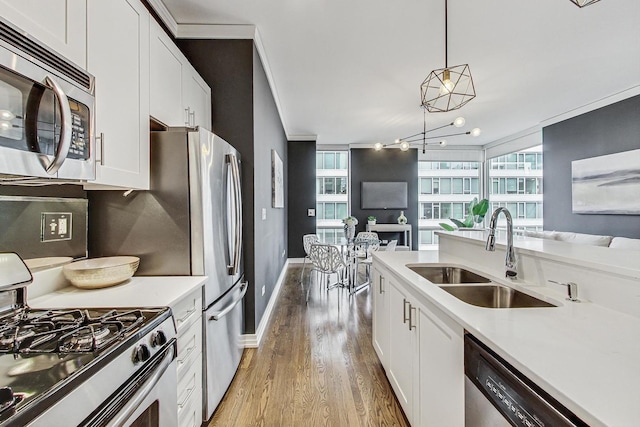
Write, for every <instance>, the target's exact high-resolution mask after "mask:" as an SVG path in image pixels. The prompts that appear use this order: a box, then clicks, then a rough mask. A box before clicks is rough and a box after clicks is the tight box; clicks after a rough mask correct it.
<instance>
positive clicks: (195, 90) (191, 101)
mask: <svg viewBox="0 0 640 427" xmlns="http://www.w3.org/2000/svg"><path fill="white" fill-rule="evenodd" d="M187 68H188V70H187V72H185V73H184V74H183V77H184V79H185V80H184V83H183V85H182V88H183V90H184V92H183V104H182V106H183V108H184V110H185V112H186V113H187V116H188V119H189V122H188V123H189V126H202V127H203V128H205V129H209V130H211V88H210V87H209V85H207V83H205V81H204V80H203V79H202V77H200V74H198V72H197V71H196V70H195V69H194V68H193V67H192V66H191V65H190V64H189V65H188V67H187Z"/></svg>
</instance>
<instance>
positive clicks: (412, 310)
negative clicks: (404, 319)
mask: <svg viewBox="0 0 640 427" xmlns="http://www.w3.org/2000/svg"><path fill="white" fill-rule="evenodd" d="M415 313H416V307H414V306H413V305H411V304H409V330H412V329H415V328H416V325H415V323H413V320H414V315H415Z"/></svg>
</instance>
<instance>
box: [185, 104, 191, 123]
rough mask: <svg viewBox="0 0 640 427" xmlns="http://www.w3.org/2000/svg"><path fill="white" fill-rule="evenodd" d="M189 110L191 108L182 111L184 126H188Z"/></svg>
mask: <svg viewBox="0 0 640 427" xmlns="http://www.w3.org/2000/svg"><path fill="white" fill-rule="evenodd" d="M190 110H191V107H187V108H185V109H184V119H185V120H184V125H185V126H187V127H188V126H189V115H190V114H189V111H190Z"/></svg>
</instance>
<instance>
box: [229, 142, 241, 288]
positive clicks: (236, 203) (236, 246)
mask: <svg viewBox="0 0 640 427" xmlns="http://www.w3.org/2000/svg"><path fill="white" fill-rule="evenodd" d="M227 162H228V163H229V167H230V168H231V177H232V180H231V185H232V193H231V199H232V200H233V202H232V203H233V205H232V206H233V208H232V210H233V215H234V220H235V221H234V224H233V226H234V239H233V252H232V253H231V254H230V260H231V265H228V266H227V268H228V271H229V275H230V276H235V275H236V274H237V273H238V270H239V269H240V256H241V250H242V194H241V190H240V167H239V165H238V158H237V157H236V156H235V155H234V154H227ZM229 249H230V250H231V248H229Z"/></svg>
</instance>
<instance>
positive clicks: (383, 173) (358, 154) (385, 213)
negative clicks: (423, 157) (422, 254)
mask: <svg viewBox="0 0 640 427" xmlns="http://www.w3.org/2000/svg"><path fill="white" fill-rule="evenodd" d="M362 181H405V182H407V184H408V202H409V203H408V206H409V208H408V209H406V210H405V211H404V216H406V217H407V224H411V226H412V232H411V234H412V240H413V243H412V244H413V248H414V249H416V250H417V248H418V151H417V150H416V149H410V150H408V151H401V150H398V149H388V150H381V151H375V150H374V149H373V148H354V149H351V215H352V216H355V217H356V218H358V226H357V227H356V232H360V231H365V228H366V224H367V217H368V216H369V215H373V216H375V217H376V220H377V222H378V223H386V224H397V223H398V216H399V215H400V209H389V210H384V209H360V189H361V183H362ZM380 238H383V239H388V238H397V237H391V236H382V235H381V236H380ZM398 243H400V242H398Z"/></svg>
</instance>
